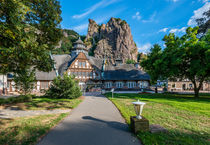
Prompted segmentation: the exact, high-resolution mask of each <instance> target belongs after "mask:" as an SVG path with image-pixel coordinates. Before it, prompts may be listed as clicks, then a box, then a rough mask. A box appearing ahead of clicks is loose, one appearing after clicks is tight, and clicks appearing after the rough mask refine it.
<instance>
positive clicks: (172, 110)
mask: <svg viewBox="0 0 210 145" xmlns="http://www.w3.org/2000/svg"><path fill="white" fill-rule="evenodd" d="M106 96H107V97H108V98H109V99H110V100H111V101H112V102H113V103H114V104H115V105H116V106H117V108H118V109H119V110H120V112H121V113H122V115H123V117H124V118H125V120H126V121H127V123H128V124H130V116H135V112H134V108H133V105H132V102H133V101H136V100H138V99H139V100H140V101H143V102H146V105H145V107H144V110H143V116H145V117H146V118H147V119H149V121H150V124H159V125H161V126H163V127H165V128H166V129H167V130H168V131H169V132H168V133H154V134H152V133H149V132H144V133H139V134H138V135H137V136H138V137H139V138H140V140H141V141H142V142H143V144H145V145H151V144H157V145H165V144H168V145H179V144H188V145H206V144H210V96H209V95H208V94H206V95H202V96H201V98H199V99H195V98H193V96H192V95H174V94H173V95H172V94H114V98H111V93H108V94H106Z"/></svg>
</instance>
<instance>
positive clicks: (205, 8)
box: [187, 2, 210, 26]
mask: <svg viewBox="0 0 210 145" xmlns="http://www.w3.org/2000/svg"><path fill="white" fill-rule="evenodd" d="M209 9H210V2H206V3H205V4H204V5H203V6H202V7H201V8H199V9H197V10H195V11H194V12H193V13H194V15H193V16H192V17H191V18H190V20H189V21H188V23H187V25H188V26H196V25H197V23H196V21H195V20H196V19H198V18H201V17H202V16H203V13H204V12H206V11H208V10H209Z"/></svg>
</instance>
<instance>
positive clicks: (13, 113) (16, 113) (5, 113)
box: [0, 109, 71, 118]
mask: <svg viewBox="0 0 210 145" xmlns="http://www.w3.org/2000/svg"><path fill="white" fill-rule="evenodd" d="M70 111H71V109H66V110H61V109H54V110H27V111H24V110H10V109H2V110H0V118H16V117H25V116H36V115H44V114H58V113H67V112H70Z"/></svg>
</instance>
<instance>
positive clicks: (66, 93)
mask: <svg viewBox="0 0 210 145" xmlns="http://www.w3.org/2000/svg"><path fill="white" fill-rule="evenodd" d="M81 95H82V92H81V90H80V88H79V85H78V81H77V80H75V79H74V76H68V75H67V74H65V75H64V76H63V77H61V76H58V77H56V78H55V79H54V80H53V81H52V84H51V86H50V88H49V90H48V91H47V93H46V96H47V97H52V98H68V99H73V98H78V97H80V96H81Z"/></svg>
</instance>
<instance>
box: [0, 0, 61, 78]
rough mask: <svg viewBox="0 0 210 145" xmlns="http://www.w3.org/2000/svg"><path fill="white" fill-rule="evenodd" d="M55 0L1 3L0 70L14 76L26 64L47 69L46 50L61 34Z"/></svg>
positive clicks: (49, 60)
mask: <svg viewBox="0 0 210 145" xmlns="http://www.w3.org/2000/svg"><path fill="white" fill-rule="evenodd" d="M60 14H61V10H60V4H59V2H58V1H57V0H44V1H43V0H36V1H34V0H6V1H5V0H4V1H1V3H0V72H2V71H4V70H7V72H12V73H13V74H14V75H15V77H18V76H21V75H22V71H23V72H27V71H28V68H29V67H32V66H33V68H34V69H38V70H40V71H50V70H51V69H52V64H53V61H52V60H51V58H50V55H49V53H50V52H51V51H52V50H53V49H54V46H56V45H57V44H58V42H59V41H60V38H61V36H62V33H61V29H60V28H59V23H60V22H61V16H60Z"/></svg>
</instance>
